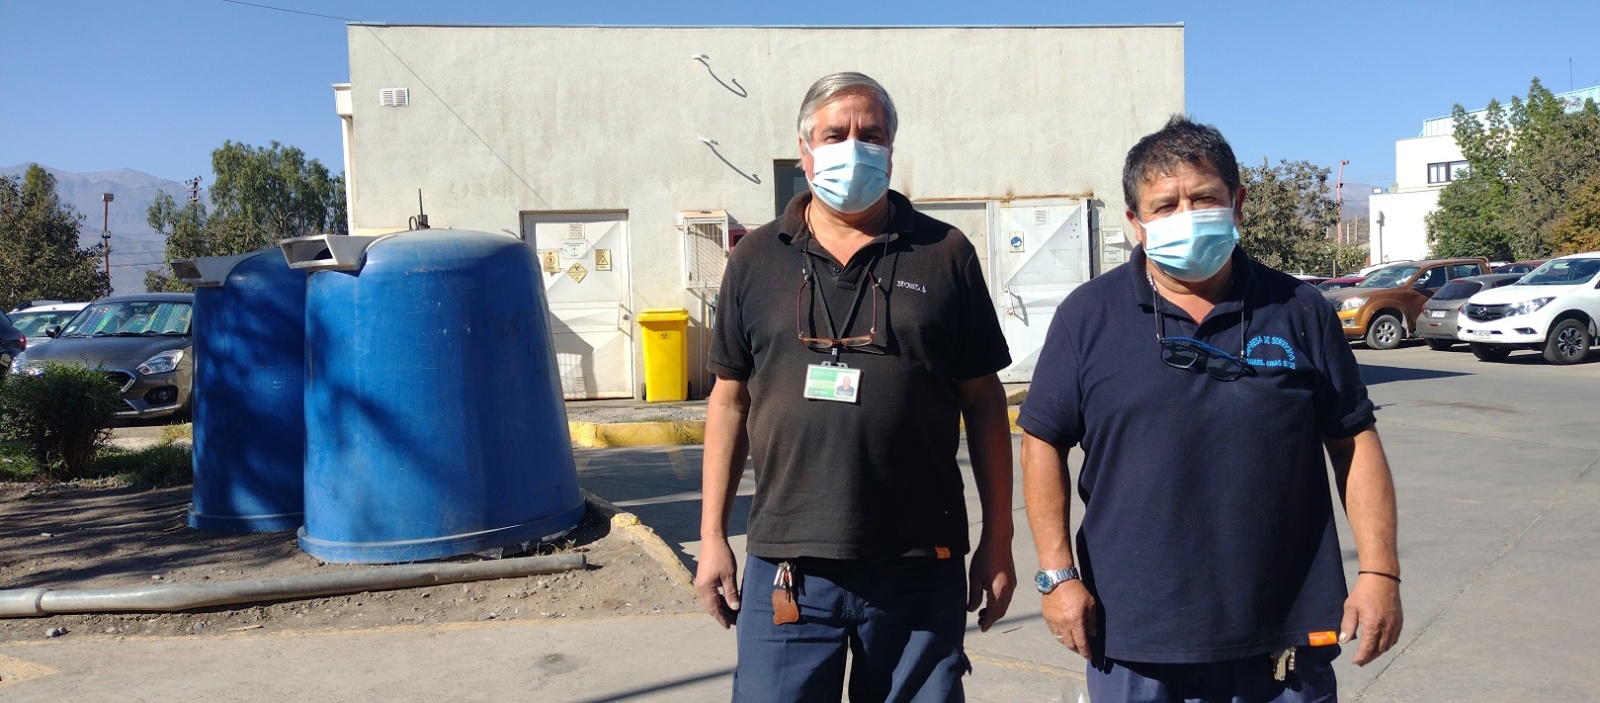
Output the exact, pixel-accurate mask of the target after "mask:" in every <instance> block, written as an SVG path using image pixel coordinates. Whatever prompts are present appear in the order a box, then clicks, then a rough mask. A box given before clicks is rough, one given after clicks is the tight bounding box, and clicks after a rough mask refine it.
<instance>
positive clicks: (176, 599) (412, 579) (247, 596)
mask: <svg viewBox="0 0 1600 703" xmlns="http://www.w3.org/2000/svg"><path fill="white" fill-rule="evenodd" d="M587 563H588V562H587V560H586V559H585V558H584V555H582V554H576V553H574V554H552V555H549V556H540V557H518V558H515V559H500V560H496V561H482V562H475V563H471V564H409V565H405V566H388V567H383V568H380V569H363V570H360V571H346V572H341V573H331V574H314V575H311V576H290V577H287V578H274V579H258V580H254V581H233V582H228V583H204V584H180V583H172V584H162V585H151V586H133V587H128V588H91V589H82V590H75V591H73V590H68V591H56V590H51V589H49V588H18V589H11V590H3V591H0V618H18V617H23V618H25V617H40V616H48V615H63V614H69V613H130V612H147V613H167V612H177V611H181V610H194V609H196V608H209V607H214V606H219V605H237V604H240V603H257V602H263V601H280V600H293V599H297V598H316V597H320V596H334V595H343V594H346V593H361V592H363V591H388V590H394V589H397V588H415V587H418V586H438V585H443V584H447V583H463V582H466V581H487V580H491V579H502V578H516V577H520V576H537V575H539V574H553V573H557V572H561V571H573V570H576V569H582V568H584V567H585V566H586V565H587Z"/></svg>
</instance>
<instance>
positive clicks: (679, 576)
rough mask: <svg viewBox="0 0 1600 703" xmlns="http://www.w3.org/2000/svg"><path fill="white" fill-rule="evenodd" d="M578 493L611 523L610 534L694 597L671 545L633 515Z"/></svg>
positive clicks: (586, 493)
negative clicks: (635, 549) (641, 553)
mask: <svg viewBox="0 0 1600 703" xmlns="http://www.w3.org/2000/svg"><path fill="white" fill-rule="evenodd" d="M579 490H580V491H582V493H583V499H584V500H585V501H586V502H588V503H589V505H590V506H592V507H593V508H594V510H595V512H597V513H599V514H600V515H602V516H604V517H605V518H606V519H607V520H610V521H611V529H612V530H614V531H616V532H620V533H621V534H622V536H624V537H626V538H627V539H628V541H629V542H632V543H634V544H637V545H639V548H640V549H643V550H644V553H645V554H647V555H649V557H650V558H651V559H654V560H655V562H656V563H657V564H658V565H660V566H661V569H662V570H663V571H665V572H667V578H669V579H672V582H673V583H675V584H678V587H679V588H682V589H683V590H684V591H686V592H687V593H688V594H689V595H691V596H695V595H696V594H695V590H694V575H693V574H690V573H689V570H688V569H687V568H685V567H684V566H683V562H681V561H679V560H678V554H677V552H674V551H673V550H672V547H671V545H668V544H667V543H666V540H663V539H661V535H658V534H656V531H655V530H652V529H650V526H649V525H646V524H644V523H642V522H640V521H639V517H638V516H637V515H634V514H633V513H629V512H624V511H623V510H622V509H621V508H618V507H617V506H615V505H613V504H612V503H611V501H608V500H606V499H604V498H601V497H600V496H597V495H595V494H593V493H590V492H589V491H587V490H583V489H579Z"/></svg>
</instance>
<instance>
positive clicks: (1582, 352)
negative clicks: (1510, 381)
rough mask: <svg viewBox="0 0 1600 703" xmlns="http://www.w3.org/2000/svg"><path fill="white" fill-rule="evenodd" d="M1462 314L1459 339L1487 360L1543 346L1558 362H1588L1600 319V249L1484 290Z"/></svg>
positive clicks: (1552, 360)
mask: <svg viewBox="0 0 1600 703" xmlns="http://www.w3.org/2000/svg"><path fill="white" fill-rule="evenodd" d="M1458 319H1459V327H1458V328H1457V330H1456V338H1458V339H1460V340H1462V341H1464V342H1470V343H1471V345H1472V354H1473V356H1476V357H1478V358H1479V359H1481V360H1483V361H1499V360H1501V359H1504V358H1506V355H1508V354H1510V353H1511V351H1512V350H1514V349H1534V350H1540V351H1543V352H1544V358H1545V360H1546V361H1549V362H1550V363H1552V364H1576V363H1578V362H1580V361H1583V358H1584V356H1586V355H1587V354H1588V353H1589V346H1590V345H1591V344H1592V343H1593V342H1594V339H1595V335H1596V328H1595V325H1596V321H1597V320H1600V252H1587V253H1583V254H1573V255H1571V256H1563V257H1561V258H1559V259H1551V260H1550V261H1548V262H1546V263H1545V264H1544V265H1543V266H1540V267H1539V268H1537V269H1534V270H1533V272H1532V273H1529V274H1528V275H1526V276H1523V277H1522V280H1519V281H1517V282H1516V283H1513V284H1511V285H1509V286H1505V287H1503V288H1495V289H1492V290H1486V291H1483V292H1482V293H1478V294H1477V295H1474V296H1472V297H1471V298H1469V299H1467V302H1466V303H1464V304H1462V306H1461V315H1460V317H1459V318H1458Z"/></svg>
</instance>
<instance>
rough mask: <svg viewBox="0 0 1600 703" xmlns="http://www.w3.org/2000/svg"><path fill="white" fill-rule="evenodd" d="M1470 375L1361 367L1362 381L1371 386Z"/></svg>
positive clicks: (1455, 372) (1363, 365) (1388, 367)
mask: <svg viewBox="0 0 1600 703" xmlns="http://www.w3.org/2000/svg"><path fill="white" fill-rule="evenodd" d="M1471 375H1472V374H1469V373H1461V372H1459V371H1438V370H1435V369H1408V368H1403V367H1398V366H1373V365H1371V364H1362V365H1361V380H1362V381H1365V382H1366V383H1367V385H1369V386H1376V385H1378V384H1380V383H1393V382H1396V381H1427V380H1431V379H1435V378H1450V377H1452V376H1471Z"/></svg>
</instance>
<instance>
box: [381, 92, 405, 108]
mask: <svg viewBox="0 0 1600 703" xmlns="http://www.w3.org/2000/svg"><path fill="white" fill-rule="evenodd" d="M410 104H411V89H410V88H383V89H381V90H379V91H378V105H379V107H405V106H407V105H410Z"/></svg>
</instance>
